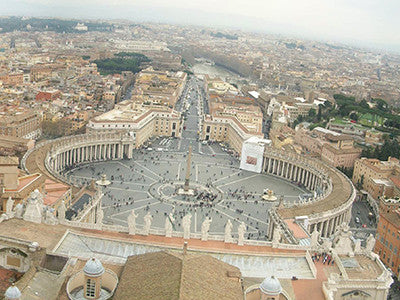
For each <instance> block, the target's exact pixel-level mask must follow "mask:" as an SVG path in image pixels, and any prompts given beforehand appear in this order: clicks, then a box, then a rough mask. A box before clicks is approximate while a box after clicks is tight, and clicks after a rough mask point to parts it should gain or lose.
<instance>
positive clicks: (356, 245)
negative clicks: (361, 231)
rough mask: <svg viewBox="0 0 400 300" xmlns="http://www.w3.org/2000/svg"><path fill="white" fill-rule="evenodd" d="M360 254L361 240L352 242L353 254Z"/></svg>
mask: <svg viewBox="0 0 400 300" xmlns="http://www.w3.org/2000/svg"><path fill="white" fill-rule="evenodd" d="M360 252H361V240H360V239H356V240H355V242H354V253H356V254H357V253H360Z"/></svg>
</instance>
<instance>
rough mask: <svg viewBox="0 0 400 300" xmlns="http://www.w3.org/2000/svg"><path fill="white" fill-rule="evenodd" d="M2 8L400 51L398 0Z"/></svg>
mask: <svg viewBox="0 0 400 300" xmlns="http://www.w3.org/2000/svg"><path fill="white" fill-rule="evenodd" d="M0 14H2V15H3V14H4V15H30V16H52V17H75V18H124V19H131V20H137V21H153V22H154V21H155V22H157V21H159V22H172V23H185V24H196V25H205V26H230V27H235V28H241V29H245V30H257V31H265V32H269V33H281V34H287V33H288V34H292V35H298V36H302V37H307V38H315V39H325V40H329V39H331V40H336V41H343V42H345V43H351V44H359V45H361V46H370V47H379V48H386V49H393V50H397V51H400V30H399V28H400V17H399V16H400V1H399V0H332V1H327V0H303V1H301V0H202V1H198V0H145V1H136V0H96V1H95V0H13V1H9V0H0Z"/></svg>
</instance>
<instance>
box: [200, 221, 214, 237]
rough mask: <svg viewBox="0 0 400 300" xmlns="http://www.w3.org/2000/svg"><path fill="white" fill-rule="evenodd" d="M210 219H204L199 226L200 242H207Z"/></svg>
mask: <svg viewBox="0 0 400 300" xmlns="http://www.w3.org/2000/svg"><path fill="white" fill-rule="evenodd" d="M211 222H212V219H211V218H205V219H204V221H203V223H202V224H201V240H202V241H207V240H208V231H209V230H210V225H211Z"/></svg>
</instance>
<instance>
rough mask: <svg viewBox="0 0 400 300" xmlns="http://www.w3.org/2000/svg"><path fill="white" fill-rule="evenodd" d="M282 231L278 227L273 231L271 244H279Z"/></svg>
mask: <svg viewBox="0 0 400 300" xmlns="http://www.w3.org/2000/svg"><path fill="white" fill-rule="evenodd" d="M281 236H282V231H281V229H280V228H279V227H276V228H275V229H274V233H273V235H272V243H274V244H279V243H280V241H281Z"/></svg>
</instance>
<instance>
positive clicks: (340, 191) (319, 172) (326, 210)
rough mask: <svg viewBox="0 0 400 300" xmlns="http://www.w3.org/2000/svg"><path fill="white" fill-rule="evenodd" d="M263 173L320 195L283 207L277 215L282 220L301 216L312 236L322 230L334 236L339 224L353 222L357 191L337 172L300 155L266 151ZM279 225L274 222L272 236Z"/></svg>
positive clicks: (270, 228)
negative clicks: (352, 208)
mask: <svg viewBox="0 0 400 300" xmlns="http://www.w3.org/2000/svg"><path fill="white" fill-rule="evenodd" d="M263 170H264V172H265V173H266V174H271V175H274V176H278V177H281V178H284V179H286V180H290V181H292V182H295V183H300V184H302V185H303V186H304V187H306V188H307V189H308V190H310V191H312V192H316V191H317V190H318V191H319V192H320V193H319V195H317V196H315V197H313V198H311V199H310V200H308V201H304V202H301V203H299V204H296V205H286V204H285V205H284V206H283V207H279V208H278V209H277V210H276V213H277V214H278V215H279V217H280V219H296V217H297V218H298V217H301V220H303V223H302V226H303V227H305V228H306V229H307V231H308V232H310V233H311V232H313V231H314V230H318V232H319V233H320V234H321V237H329V236H331V235H332V234H333V233H334V232H335V231H336V229H337V227H338V226H339V225H341V224H342V223H349V222H350V219H351V207H352V204H353V201H354V199H355V197H356V190H355V188H354V186H353V184H352V182H351V181H350V180H349V179H348V178H347V177H346V176H345V175H344V174H343V173H341V172H340V171H338V170H337V169H335V168H333V167H331V166H328V165H326V164H324V163H323V162H321V161H317V160H315V159H309V158H306V157H304V156H301V155H299V154H296V153H287V152H283V151H279V150H274V149H270V148H269V149H268V150H267V151H265V152H264V167H263ZM272 219H273V220H274V219H276V218H272ZM271 221H272V220H271ZM277 223H278V222H277V220H274V221H273V222H271V223H270V224H271V226H270V227H269V229H268V235H269V236H270V237H272V236H273V231H274V226H277V225H278V224H277ZM279 223H284V222H279ZM281 225H282V224H281Z"/></svg>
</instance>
